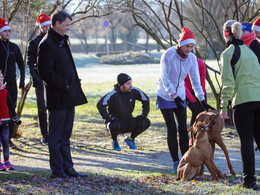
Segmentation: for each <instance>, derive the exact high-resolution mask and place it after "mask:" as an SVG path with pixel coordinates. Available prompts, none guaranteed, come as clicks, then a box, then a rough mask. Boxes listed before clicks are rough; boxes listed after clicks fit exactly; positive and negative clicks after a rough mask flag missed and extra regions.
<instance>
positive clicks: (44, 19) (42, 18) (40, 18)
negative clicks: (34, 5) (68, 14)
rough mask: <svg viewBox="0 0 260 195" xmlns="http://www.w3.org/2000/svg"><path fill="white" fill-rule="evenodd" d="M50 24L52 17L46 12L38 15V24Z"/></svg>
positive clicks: (41, 25)
mask: <svg viewBox="0 0 260 195" xmlns="http://www.w3.org/2000/svg"><path fill="white" fill-rule="evenodd" d="M49 24H51V18H50V17H49V16H47V15H46V14H45V13H42V14H40V15H39V16H38V17H37V20H36V25H38V26H40V27H43V26H46V25H49Z"/></svg>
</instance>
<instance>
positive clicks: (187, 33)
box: [179, 27, 195, 46]
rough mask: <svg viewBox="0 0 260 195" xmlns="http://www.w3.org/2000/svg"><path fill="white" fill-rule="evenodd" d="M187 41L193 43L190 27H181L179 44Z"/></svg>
mask: <svg viewBox="0 0 260 195" xmlns="http://www.w3.org/2000/svg"><path fill="white" fill-rule="evenodd" d="M189 43H194V44H195V37H194V35H193V33H192V31H191V30H190V29H188V28H186V27H183V28H182V30H181V34H180V40H179V46H183V45H187V44H189Z"/></svg>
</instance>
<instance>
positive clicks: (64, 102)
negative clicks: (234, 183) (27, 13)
mask: <svg viewBox="0 0 260 195" xmlns="http://www.w3.org/2000/svg"><path fill="white" fill-rule="evenodd" d="M71 21H72V17H71V16H70V15H69V14H68V13H67V12H65V11H63V10H61V11H58V12H56V13H55V14H54V15H53V17H52V19H51V18H50V17H49V16H47V15H46V14H41V15H39V16H38V18H37V23H38V25H39V27H40V29H41V32H40V34H39V35H38V36H37V37H35V38H34V39H33V40H31V41H30V43H29V48H28V55H27V56H28V65H29V68H30V74H31V76H32V80H33V86H34V87H35V88H36V97H37V105H38V118H39V123H40V129H41V133H42V143H43V144H44V145H47V144H48V148H49V153H50V167H51V170H52V175H51V177H52V178H56V177H61V178H66V177H84V176H85V175H82V174H79V173H78V172H76V171H75V170H74V168H73V162H72V158H71V152H70V137H71V133H72V128H73V121H74V114H75V106H77V105H82V104H85V103H87V98H86V97H85V95H84V93H83V91H82V88H81V84H80V79H79V77H78V74H77V71H76V66H75V63H74V60H73V57H72V55H71V51H70V48H69V45H68V36H67V35H66V32H67V31H68V30H70V25H71ZM3 22H4V23H3ZM2 23H3V24H4V25H2ZM259 23H260V19H259V18H258V19H257V21H256V22H255V23H254V25H253V27H252V29H253V30H254V31H256V32H258V31H260V24H259ZM249 26H250V24H248V23H243V25H242V24H240V23H239V22H236V21H228V22H226V23H225V24H224V27H223V35H224V38H225V41H226V43H227V45H226V49H225V51H224V52H223V53H222V55H221V65H222V66H221V78H222V84H223V88H222V97H221V99H222V102H221V107H222V110H221V116H222V117H223V118H228V116H227V107H228V106H229V105H228V102H229V101H230V100H233V104H232V106H233V108H234V115H233V117H234V122H235V127H236V129H237V131H238V134H239V137H240V140H241V153H242V160H243V173H244V175H243V183H242V184H243V186H244V187H248V188H256V179H255V176H254V174H255V169H254V149H253V139H255V141H256V143H257V145H258V146H260V132H259V129H258V130H257V127H258V126H260V124H259V120H256V119H257V118H258V119H259V117H260V77H259V75H260V66H259V61H258V60H259V51H260V50H259V42H258V41H257V40H256V39H255V38H254V36H252V30H251V28H250V27H249ZM10 29H11V28H10V26H9V24H8V23H7V21H6V20H4V19H1V26H0V33H1V44H0V52H1V55H0V56H1V57H0V65H1V66H0V68H1V70H2V73H3V78H4V79H2V80H4V81H2V83H1V82H0V87H1V86H2V84H3V83H4V84H5V89H4V88H2V87H1V88H0V95H1V91H5V92H4V94H5V95H4V96H3V97H4V98H5V99H6V100H8V101H7V103H6V105H8V106H7V107H8V108H9V111H10V113H11V115H9V116H8V117H7V118H8V120H10V118H13V119H14V121H15V122H16V123H17V124H19V123H20V122H19V121H20V120H19V119H18V117H17V116H16V113H15V111H14V107H15V105H16V100H17V86H16V72H15V63H17V64H18V67H19V69H20V79H21V80H20V86H19V87H20V88H23V87H24V64H23V61H22V56H21V52H20V50H19V48H18V47H17V46H16V45H15V44H13V43H12V42H10V41H9V37H10ZM242 32H243V33H244V34H243V37H242ZM247 32H248V33H247ZM6 34H7V35H8V34H9V36H6ZM255 34H256V35H257V33H255ZM5 36H6V38H4V37H5ZM241 39H243V40H244V42H245V44H246V45H245V44H244V42H243V41H242V40H241ZM195 43H196V41H195V37H194V34H193V32H192V31H191V30H189V29H188V28H187V27H183V28H182V31H181V34H180V40H179V42H178V44H177V45H176V46H173V47H171V48H169V49H167V50H166V51H165V52H164V53H163V54H162V56H161V61H160V76H159V79H158V82H157V89H156V94H157V100H156V107H157V108H159V109H160V111H161V113H162V116H163V118H164V120H165V123H166V127H167V143H168V147H169V151H170V154H171V157H172V160H173V172H176V171H177V167H178V164H179V156H178V147H179V146H178V141H177V132H178V133H179V145H180V150H181V154H182V155H184V154H185V152H186V151H187V150H188V148H189V137H188V133H187V113H186V107H187V106H188V107H189V108H190V109H191V111H192V113H193V115H192V119H191V124H192V123H193V122H194V120H195V118H196V115H197V114H198V113H199V112H201V111H203V110H208V109H214V108H212V107H211V106H210V105H208V104H207V103H206V92H205V78H206V70H205V65H204V63H203V61H202V60H199V59H197V58H196V56H195V55H194V54H193V52H192V50H193V48H194V46H195ZM249 47H250V48H251V49H249ZM2 50H3V51H2ZM252 51H254V52H255V53H254V52H252ZM3 54H4V55H3ZM12 55H15V57H13V58H12ZM9 64H10V65H9ZM0 81H1V76H0ZM7 92H8V93H9V94H10V97H11V98H7V97H8V95H7V94H8V93H7ZM0 97H2V96H0ZM136 100H138V101H140V102H141V103H142V113H141V114H140V115H138V116H137V117H133V115H132V113H133V111H134V108H135V101H136ZM1 102H2V100H1ZM12 105H13V107H12ZM97 108H98V110H99V112H100V115H101V116H102V118H103V119H104V120H105V125H106V129H107V131H108V132H109V133H110V135H111V138H112V140H113V142H112V148H113V150H116V151H120V150H121V147H120V145H119V143H118V140H117V137H118V135H119V134H121V133H128V132H130V133H131V134H130V135H129V136H127V137H125V138H124V140H123V142H124V143H125V144H126V145H127V146H128V147H129V149H133V150H135V149H137V147H136V146H135V143H134V141H135V138H136V137H137V136H138V135H140V134H141V133H143V132H144V131H145V130H146V129H148V128H149V126H150V124H151V121H150V120H149V119H148V118H147V116H148V113H149V109H150V105H149V97H148V96H147V95H146V94H145V93H144V92H143V91H142V90H140V89H139V88H137V87H133V86H132V79H131V77H130V76H129V75H128V74H125V73H120V74H119V75H118V76H117V83H116V84H115V85H114V89H113V90H112V91H110V92H108V93H107V94H106V95H105V96H103V97H102V98H101V99H100V100H99V102H98V103H97ZM1 109H2V108H1ZM47 109H48V111H49V119H48V122H49V131H48V125H47V124H48V123H47V114H46V110H47ZM175 118H176V120H175ZM0 119H1V124H0V127H1V128H0V130H1V140H4V141H3V148H4V160H5V162H6V160H9V151H8V157H7V156H6V152H5V151H6V140H7V143H8V138H6V135H8V134H9V132H8V133H7V130H6V128H4V127H5V126H4V122H3V120H2V115H1V112H0ZM8 120H7V121H8ZM5 123H6V122H5ZM7 126H8V125H7ZM10 129H11V128H10ZM4 132H5V133H4ZM7 137H8V136H7ZM0 169H1V163H0Z"/></svg>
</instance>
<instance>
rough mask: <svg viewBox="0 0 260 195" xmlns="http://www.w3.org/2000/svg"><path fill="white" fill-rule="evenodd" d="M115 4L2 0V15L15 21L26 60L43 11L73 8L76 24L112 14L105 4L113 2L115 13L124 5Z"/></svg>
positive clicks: (20, 107) (103, 0) (93, 0)
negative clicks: (28, 48) (29, 44)
mask: <svg viewBox="0 0 260 195" xmlns="http://www.w3.org/2000/svg"><path fill="white" fill-rule="evenodd" d="M114 3H115V2H114V1H113V0H88V1H86V0H78V1H75V0H74V1H72V0H32V1H24V0H18V1H11V0H2V1H1V3H0V15H1V16H2V17H3V18H6V19H7V20H8V22H10V23H11V26H12V29H13V31H14V35H15V36H16V38H18V37H19V39H20V40H21V46H22V51H23V53H24V61H26V53H27V45H28V42H29V41H30V40H31V39H32V38H33V37H34V36H35V33H36V32H37V30H38V27H35V20H36V17H37V15H38V14H39V13H42V12H45V13H46V14H48V15H52V13H54V12H55V11H56V10H60V9H64V10H67V9H69V10H72V11H68V12H69V13H70V14H71V15H72V17H73V19H74V20H73V23H77V22H79V21H81V20H85V19H87V18H92V17H96V18H100V17H102V16H106V15H109V14H110V13H108V12H103V10H104V7H106V6H108V5H110V4H112V5H113V8H114V9H113V10H111V12H113V11H114V10H116V9H117V8H118V7H119V6H120V5H121V4H120V3H117V4H114ZM19 32H20V33H21V34H19ZM29 34H30V35H29ZM25 64H26V63H25ZM31 83H32V82H31V79H30V81H29V83H27V85H26V86H25V88H24V89H23V90H22V94H21V98H20V101H19V104H18V107H17V115H18V117H20V116H21V113H22V110H23V107H24V103H25V100H26V96H27V94H28V92H29V90H30V87H31Z"/></svg>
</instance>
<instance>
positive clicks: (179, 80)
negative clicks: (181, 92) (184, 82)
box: [175, 60, 182, 93]
mask: <svg viewBox="0 0 260 195" xmlns="http://www.w3.org/2000/svg"><path fill="white" fill-rule="evenodd" d="M181 62H182V60H181V61H180V74H179V78H178V84H177V87H176V90H175V91H176V93H177V90H178V87H179V84H180V77H181Z"/></svg>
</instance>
